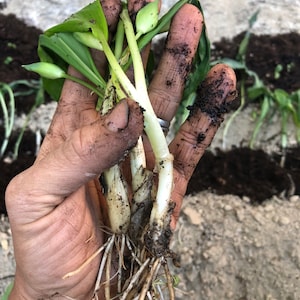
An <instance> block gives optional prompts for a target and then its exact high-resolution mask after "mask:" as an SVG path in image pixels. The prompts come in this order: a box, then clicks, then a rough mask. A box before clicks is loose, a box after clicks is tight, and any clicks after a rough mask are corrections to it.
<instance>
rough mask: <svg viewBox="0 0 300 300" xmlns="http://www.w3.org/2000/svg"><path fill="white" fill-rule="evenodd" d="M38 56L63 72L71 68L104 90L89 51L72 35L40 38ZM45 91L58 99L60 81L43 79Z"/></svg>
mask: <svg viewBox="0 0 300 300" xmlns="http://www.w3.org/2000/svg"><path fill="white" fill-rule="evenodd" d="M38 54H39V57H40V59H41V61H45V62H52V63H53V62H55V64H56V65H58V66H59V67H61V68H62V69H63V70H64V71H65V72H66V71H67V67H68V65H71V66H73V67H74V68H75V69H77V70H78V71H79V72H80V73H81V74H82V75H84V76H85V77H86V78H87V79H89V80H90V81H91V82H92V83H94V84H95V85H96V86H98V87H100V88H102V89H105V86H106V83H105V80H104V79H103V78H102V77H101V75H100V74H99V72H98V70H97V67H96V65H95V63H94V61H93V59H92V56H91V53H90V51H89V49H88V48H87V47H86V46H85V45H83V44H81V43H80V42H79V41H78V40H76V39H75V38H74V36H73V34H72V33H68V32H64V33H55V34H53V35H52V36H47V35H45V34H43V35H41V36H40V39H39V48H38ZM43 83H44V87H45V90H46V91H47V92H48V93H49V94H50V95H51V96H52V97H53V98H54V99H55V100H58V99H59V95H60V91H61V88H62V81H61V80H53V81H49V80H48V79H45V78H43Z"/></svg>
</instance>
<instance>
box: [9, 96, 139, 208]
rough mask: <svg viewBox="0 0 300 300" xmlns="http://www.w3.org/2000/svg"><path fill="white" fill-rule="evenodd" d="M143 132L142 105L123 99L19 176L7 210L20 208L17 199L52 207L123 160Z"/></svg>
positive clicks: (10, 194) (11, 192)
mask: <svg viewBox="0 0 300 300" xmlns="http://www.w3.org/2000/svg"><path fill="white" fill-rule="evenodd" d="M142 131H143V116H142V111H141V108H140V107H139V106H138V104H137V103H136V102H134V101H132V100H128V99H126V100H123V101H121V102H120V103H119V104H118V105H117V106H116V107H115V108H114V109H113V110H112V111H111V112H110V113H109V114H108V115H106V116H105V117H104V118H99V120H97V121H95V122H94V123H92V124H90V125H88V126H84V127H82V128H80V129H78V130H76V131H74V132H73V134H72V135H71V136H70V138H69V139H67V140H66V141H65V142H64V143H62V144H61V145H60V147H58V148H57V149H56V150H55V151H52V152H50V153H49V154H48V155H47V156H46V157H44V158H43V159H41V160H39V161H37V162H36V163H35V164H34V165H33V166H32V167H30V168H29V169H27V170H25V171H24V172H22V173H21V174H19V175H17V176H16V177H15V178H14V179H13V180H12V181H11V183H10V184H9V186H8V188H7V192H6V198H7V203H6V204H7V206H8V209H9V206H10V202H12V203H13V205H16V206H17V207H18V204H17V203H16V202H18V199H20V201H21V202H22V203H23V202H24V199H29V202H30V203H31V201H33V202H34V203H32V205H36V204H38V202H40V204H41V205H42V206H44V207H45V205H46V207H48V208H50V209H52V208H53V207H55V206H56V205H58V204H60V203H61V202H62V201H63V199H64V198H65V197H67V196H69V195H70V194H71V193H73V192H74V191H76V190H77V189H78V188H79V187H80V186H82V185H84V184H85V183H87V182H88V181H90V180H91V179H93V178H95V177H96V176H98V175H99V174H100V173H102V172H103V171H104V170H105V169H107V168H109V167H111V166H112V165H114V164H116V163H117V162H118V161H119V160H121V159H122V158H123V157H124V155H125V153H126V152H127V151H128V150H129V149H130V148H132V147H133V146H134V145H135V144H136V141H137V139H138V137H139V136H140V135H141V133H142ZM42 202H44V203H42ZM28 204H29V203H27V205H28Z"/></svg>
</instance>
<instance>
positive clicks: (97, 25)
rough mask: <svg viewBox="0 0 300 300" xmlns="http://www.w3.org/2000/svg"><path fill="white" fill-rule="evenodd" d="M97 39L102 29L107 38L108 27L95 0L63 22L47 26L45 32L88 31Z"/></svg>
mask: <svg viewBox="0 0 300 300" xmlns="http://www.w3.org/2000/svg"><path fill="white" fill-rule="evenodd" d="M88 31H91V32H92V33H93V35H94V36H95V37H96V38H98V39H99V31H102V33H103V35H104V36H105V38H106V40H107V39H108V27H107V22H106V18H105V15H104V12H103V9H102V7H101V5H100V1H99V0H96V1H94V2H92V3H90V4H89V5H87V6H85V7H84V8H83V9H81V10H80V11H78V12H76V13H75V14H73V15H72V16H70V17H69V18H68V19H67V20H65V21H64V22H63V23H61V24H58V25H56V26H54V27H52V28H49V29H48V30H47V31H46V32H45V34H46V35H48V36H51V35H53V34H54V33H58V32H88Z"/></svg>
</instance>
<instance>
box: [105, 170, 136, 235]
mask: <svg viewBox="0 0 300 300" xmlns="http://www.w3.org/2000/svg"><path fill="white" fill-rule="evenodd" d="M104 178H105V181H106V182H107V185H108V190H107V195H106V201H107V205H108V216H109V221H110V226H111V230H112V232H113V233H116V234H120V233H126V232H127V229H128V226H129V223H130V205H129V201H128V193H127V185H126V182H125V180H124V179H123V177H122V175H121V171H120V167H119V165H114V166H113V167H111V168H110V169H108V170H107V171H105V172H104Z"/></svg>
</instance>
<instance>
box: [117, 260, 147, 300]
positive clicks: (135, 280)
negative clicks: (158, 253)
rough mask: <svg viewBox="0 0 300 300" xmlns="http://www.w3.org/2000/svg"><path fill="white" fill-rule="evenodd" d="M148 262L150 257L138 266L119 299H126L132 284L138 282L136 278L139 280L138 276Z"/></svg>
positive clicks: (132, 286)
mask: <svg viewBox="0 0 300 300" xmlns="http://www.w3.org/2000/svg"><path fill="white" fill-rule="evenodd" d="M149 262H150V258H148V259H146V260H145V262H144V263H143V264H142V265H141V267H140V268H139V270H138V271H137V272H136V273H135V274H134V275H133V277H132V278H131V280H130V283H129V285H128V287H127V289H126V290H125V291H124V292H123V294H122V296H121V297H120V300H126V299H127V298H126V297H127V296H128V294H129V293H130V292H131V290H132V289H133V288H134V286H135V285H136V284H137V283H138V280H139V278H140V276H141V275H142V274H143V271H144V269H145V268H146V267H147V265H148V264H149Z"/></svg>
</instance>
